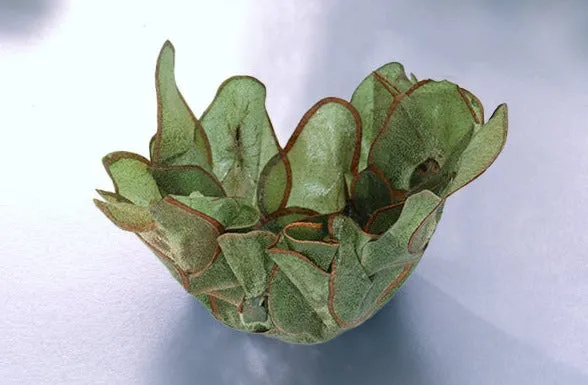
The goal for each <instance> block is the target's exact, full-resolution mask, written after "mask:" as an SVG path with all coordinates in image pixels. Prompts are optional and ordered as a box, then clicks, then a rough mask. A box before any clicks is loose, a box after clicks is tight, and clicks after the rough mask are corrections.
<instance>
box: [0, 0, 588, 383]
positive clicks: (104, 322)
mask: <svg viewBox="0 0 588 385" xmlns="http://www.w3.org/2000/svg"><path fill="white" fill-rule="evenodd" d="M76 3H77V4H76ZM191 3H192V2H189V1H170V2H159V3H157V4H155V3H149V2H141V1H136V2H133V1H129V2H116V1H113V0H111V1H84V2H73V1H70V2H68V1H65V0H64V1H42V0H37V1H23V0H14V1H6V0H3V1H0V116H1V117H2V118H1V120H0V132H1V134H2V138H3V139H2V141H1V142H0V143H2V150H0V171H1V174H0V175H2V178H3V179H2V181H0V190H1V191H0V230H1V231H0V240H1V242H0V384H29V383H30V384H247V385H249V384H272V385H273V384H359V383H363V384H434V385H441V384H447V385H454V384H516V385H522V384H531V385H536V384H587V383H588V262H587V257H586V252H585V249H586V248H587V247H588V236H587V235H586V230H585V229H586V221H587V218H588V199H587V198H588V192H587V187H588V131H587V130H588V119H587V117H588V114H587V111H588V93H587V92H586V88H587V86H588V3H587V2H586V1H584V0H577V1H573V0H569V1H555V0H554V1H547V0H545V1H541V0H534V1H533V0H528V1H506V0H505V1H502V0H477V1H466V0H445V1H440V0H423V1H421V0H419V1H417V0H406V1H390V0H369V1H365V0H364V1H293V0H287V1H282V2H277V1H270V0H263V1H254V0H250V1H234V2H231V1H224V2H223V1H219V2H196V3H197V4H191ZM207 3H210V4H207ZM212 3H214V4H212ZM167 38H171V39H172V40H173V41H174V43H175V44H176V49H177V51H178V79H179V82H180V87H181V88H182V90H183V91H184V93H185V95H186V98H187V100H188V101H189V102H190V104H192V105H193V107H194V109H195V111H196V112H197V113H200V112H201V111H202V110H203V109H204V108H205V107H206V103H208V102H209V101H210V100H211V99H212V96H213V94H214V91H215V89H216V87H217V86H218V85H219V84H220V82H221V81H222V80H223V79H224V78H226V77H229V76H231V75H234V74H236V73H247V74H252V75H255V76H258V77H259V78H260V79H261V80H262V81H263V82H264V83H266V85H267V87H268V109H269V112H270V116H272V117H273V122H274V126H275V127H276V128H277V129H278V130H279V133H280V140H281V142H282V144H284V143H285V141H286V140H287V137H288V135H289V134H290V133H291V132H292V131H293V129H294V126H295V124H296V122H297V119H299V118H300V117H301V116H302V114H303V113H304V111H305V110H306V109H307V108H309V107H310V106H311V105H312V104H314V102H315V101H317V100H318V99H319V98H322V97H325V96H330V95H335V96H341V97H345V98H349V97H350V94H351V92H352V91H353V89H354V87H355V86H356V85H357V84H358V83H359V81H360V80H361V79H362V78H363V77H364V76H365V75H367V74H368V73H369V71H371V70H373V69H375V68H377V67H378V66H380V65H382V64H384V63H386V62H389V61H401V62H402V63H403V64H404V65H405V67H406V69H407V71H409V72H414V73H415V74H416V76H417V77H419V78H424V77H431V78H434V79H443V78H445V79H449V80H451V81H454V82H457V83H459V84H460V85H461V86H463V87H465V88H467V89H469V90H471V91H472V92H474V93H475V94H477V95H478V96H479V97H480V99H481V100H482V101H483V103H484V105H485V107H486V111H487V115H488V116H489V114H490V113H491V111H492V110H493V109H494V108H495V106H496V105H497V104H498V103H500V102H503V101H504V102H507V103H508V105H509V113H510V132H509V138H508V141H507V145H506V147H505V150H504V152H503V154H502V155H501V156H500V157H499V159H498V160H497V161H496V163H495V164H494V166H493V167H492V168H491V169H490V170H489V171H488V172H487V173H485V174H484V175H483V176H482V177H481V178H480V179H478V180H477V181H476V182H475V183H473V184H471V185H470V186H468V187H467V188H466V189H464V190H463V191H461V192H459V193H458V194H456V195H455V196H454V197H452V198H451V200H450V201H449V202H448V204H447V206H446V209H445V214H444V217H443V220H442V221H441V224H440V227H439V229H438V231H437V233H436V234H435V237H434V239H433V241H432V242H431V244H430V246H429V248H428V249H427V252H426V254H425V257H424V259H423V260H422V262H421V264H420V265H419V267H418V269H417V270H416V273H415V274H414V275H413V276H412V277H411V278H410V279H409V280H408V282H407V284H406V285H405V286H404V287H403V289H402V290H401V291H400V292H399V293H398V294H397V295H396V297H394V298H393V300H392V301H391V302H390V303H389V304H388V305H387V306H386V307H385V308H384V309H383V310H382V311H381V312H380V313H378V314H377V315H376V316H375V317H374V318H373V319H371V320H369V321H368V322H366V323H365V324H364V325H362V326H361V327H359V328H357V329H355V330H353V331H350V332H348V333H346V334H344V335H342V336H340V337H339V338H336V339H335V340H333V341H332V342H329V343H326V344H323V345H315V346H293V345H287V344H284V343H281V342H278V341H273V340H269V339H265V338H261V337H257V336H250V335H247V334H244V333H240V332H236V331H232V330H230V329H229V328H226V327H224V326H221V325H220V324H218V323H217V322H216V321H215V320H214V319H213V318H212V317H211V316H210V315H209V314H208V313H207V311H205V309H204V308H203V307H202V306H200V305H199V304H198V303H197V301H196V300H195V299H193V298H191V297H190V296H189V295H188V294H186V293H185V292H184V291H183V290H182V288H181V287H180V286H179V285H177V284H176V283H175V281H173V279H172V278H171V277H170V276H169V275H168V273H167V272H166V271H165V269H164V267H163V266H162V265H161V264H160V263H159V262H158V261H157V260H156V258H155V257H154V256H152V255H151V254H150V252H149V251H148V250H147V249H146V248H145V247H144V246H143V245H142V244H141V243H140V242H139V241H138V240H137V239H136V238H135V237H133V236H132V235H131V234H128V233H123V232H122V231H119V230H118V229H116V228H115V227H114V226H113V225H112V224H111V223H109V222H108V221H107V220H106V219H105V218H104V217H103V216H102V215H101V214H100V213H99V212H98V210H96V209H95V208H94V207H93V205H92V204H91V198H92V197H94V196H95V195H93V190H92V189H93V188H95V187H97V188H106V189H108V188H109V187H110V184H109V181H108V179H107V177H106V174H105V172H104V171H103V170H102V168H101V165H100V158H101V157H102V155H104V154H106V153H108V152H110V151H114V150H130V151H136V152H140V153H142V154H146V152H147V142H148V140H149V137H150V136H151V135H152V134H153V132H154V131H155V101H154V99H155V98H154V91H153V69H154V63H155V59H156V55H157V52H158V49H159V47H160V45H161V44H162V43H163V41H164V40H165V39H167Z"/></svg>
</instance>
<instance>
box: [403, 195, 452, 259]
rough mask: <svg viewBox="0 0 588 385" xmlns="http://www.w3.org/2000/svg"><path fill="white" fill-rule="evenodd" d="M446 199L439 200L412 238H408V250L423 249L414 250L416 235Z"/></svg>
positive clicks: (411, 251) (415, 251)
mask: <svg viewBox="0 0 588 385" xmlns="http://www.w3.org/2000/svg"><path fill="white" fill-rule="evenodd" d="M431 194H434V193H433V192H431ZM435 196H437V195H435ZM445 200H446V198H443V199H441V200H440V201H439V203H437V204H436V205H435V207H434V208H433V209H432V210H431V212H430V213H429V214H427V216H426V217H425V218H423V220H422V221H421V222H420V223H419V225H418V226H417V228H416V229H415V230H414V231H413V232H412V234H411V235H410V238H409V240H408V245H407V250H408V252H409V253H410V254H417V253H419V252H420V251H421V250H414V249H413V247H412V243H413V242H414V239H415V236H416V234H417V233H418V232H419V230H420V229H421V228H422V227H423V226H424V225H425V222H427V221H428V220H429V218H430V217H431V216H432V215H435V213H436V212H437V209H438V208H439V207H440V206H441V205H442V204H443V202H445Z"/></svg>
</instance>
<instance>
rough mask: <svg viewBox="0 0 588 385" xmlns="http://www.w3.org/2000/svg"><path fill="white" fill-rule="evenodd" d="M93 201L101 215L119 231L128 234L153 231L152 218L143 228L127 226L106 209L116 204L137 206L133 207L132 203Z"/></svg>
mask: <svg viewBox="0 0 588 385" xmlns="http://www.w3.org/2000/svg"><path fill="white" fill-rule="evenodd" d="M93 201H94V204H95V205H96V207H98V209H99V210H100V211H102V213H103V214H104V215H106V217H107V218H108V219H110V221H111V222H112V223H114V224H115V225H116V226H117V227H118V228H120V229H121V230H124V231H130V232H133V233H142V232H145V231H150V230H153V229H154V228H155V220H154V219H153V218H152V219H151V222H149V224H147V225H145V226H133V225H127V224H125V223H123V222H121V221H120V220H118V219H116V218H115V217H114V215H113V214H112V212H111V211H110V209H109V208H108V205H115V204H117V203H122V204H126V205H133V206H137V205H135V204H133V203H126V202H115V203H111V202H102V201H101V200H98V199H93ZM137 207H142V206H137Z"/></svg>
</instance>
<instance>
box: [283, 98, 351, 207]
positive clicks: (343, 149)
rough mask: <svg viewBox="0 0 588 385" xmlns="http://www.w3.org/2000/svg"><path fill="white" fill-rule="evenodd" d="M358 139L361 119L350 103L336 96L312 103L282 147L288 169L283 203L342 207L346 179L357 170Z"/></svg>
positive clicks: (345, 194)
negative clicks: (290, 179) (289, 187)
mask: <svg viewBox="0 0 588 385" xmlns="http://www.w3.org/2000/svg"><path fill="white" fill-rule="evenodd" d="M360 140H361V119H360V118H359V115H357V112H356V111H355V109H354V108H353V106H351V105H350V104H349V103H348V102H346V101H344V100H342V99H338V98H326V99H322V100H321V101H319V102H318V103H317V104H315V105H314V106H313V107H312V108H311V109H310V110H309V111H308V112H307V113H306V114H305V115H304V117H303V118H302V120H301V121H300V123H299V125H298V127H297V128H296V130H295V131H294V134H292V137H291V138H290V140H289V141H288V144H287V145H286V148H285V149H284V151H285V152H286V154H287V157H288V160H289V161H290V168H291V171H292V174H291V177H292V183H291V189H290V192H289V196H288V204H287V206H288V207H291V206H296V207H304V208H307V209H311V210H314V211H317V212H318V213H321V214H327V213H332V212H337V211H339V210H341V209H343V207H344V206H345V203H346V197H347V196H348V188H349V186H347V183H346V181H347V179H348V178H349V180H350V179H351V178H352V177H353V176H354V175H355V174H356V173H357V164H358V160H359V150H360Z"/></svg>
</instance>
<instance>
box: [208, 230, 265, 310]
mask: <svg viewBox="0 0 588 385" xmlns="http://www.w3.org/2000/svg"><path fill="white" fill-rule="evenodd" d="M275 242H276V236H275V235H274V234H272V233H269V232H267V231H251V232H249V233H245V234H238V233H227V234H223V235H222V236H220V237H219V238H218V243H219V245H220V247H221V249H222V250H223V254H224V256H225V258H226V260H227V263H228V265H229V266H230V267H231V270H233V273H234V274H235V277H236V278H237V280H238V281H239V283H241V286H242V287H243V289H244V290H245V295H246V297H247V298H254V297H259V296H262V295H263V294H264V293H265V291H266V289H267V285H268V281H267V280H268V274H269V271H267V270H266V266H267V264H266V258H267V256H266V253H265V251H266V250H267V249H268V248H269V247H270V246H271V245H272V244H274V243H275Z"/></svg>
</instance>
